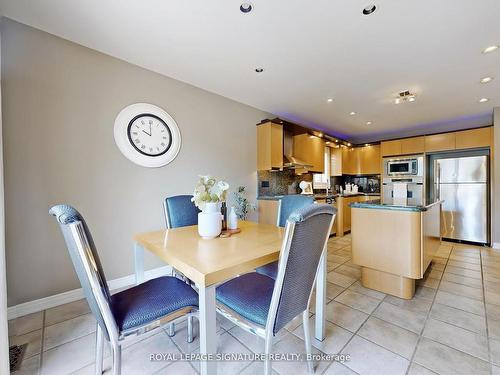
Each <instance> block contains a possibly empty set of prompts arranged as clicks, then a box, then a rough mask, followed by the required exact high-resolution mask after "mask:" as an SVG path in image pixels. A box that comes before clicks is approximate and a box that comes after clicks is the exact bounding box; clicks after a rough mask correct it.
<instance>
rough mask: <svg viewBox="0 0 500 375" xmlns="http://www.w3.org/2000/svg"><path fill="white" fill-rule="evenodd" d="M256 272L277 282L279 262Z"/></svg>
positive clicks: (269, 264) (260, 268)
mask: <svg viewBox="0 0 500 375" xmlns="http://www.w3.org/2000/svg"><path fill="white" fill-rule="evenodd" d="M256 271H257V272H258V273H260V274H261V275H266V276H268V277H270V278H271V279H273V280H276V276H278V261H276V262H272V263H268V264H266V265H264V266H262V267H259V268H257V269H256Z"/></svg>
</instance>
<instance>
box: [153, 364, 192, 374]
mask: <svg viewBox="0 0 500 375" xmlns="http://www.w3.org/2000/svg"><path fill="white" fill-rule="evenodd" d="M160 374H161V375H165V374H168V375H170V374H172V375H196V374H198V372H197V371H196V370H195V369H194V367H193V366H191V365H190V364H189V363H188V362H174V363H172V364H169V365H167V367H164V368H162V369H161V370H159V371H158V372H155V373H154V375H160Z"/></svg>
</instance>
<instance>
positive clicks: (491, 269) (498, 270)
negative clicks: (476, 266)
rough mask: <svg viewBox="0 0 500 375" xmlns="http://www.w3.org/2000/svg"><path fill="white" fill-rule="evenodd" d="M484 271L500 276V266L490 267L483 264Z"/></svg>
mask: <svg viewBox="0 0 500 375" xmlns="http://www.w3.org/2000/svg"><path fill="white" fill-rule="evenodd" d="M483 273H484V274H485V275H490V276H494V277H496V278H499V277H500V268H499V267H496V266H495V267H488V266H483Z"/></svg>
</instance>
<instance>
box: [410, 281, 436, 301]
mask: <svg viewBox="0 0 500 375" xmlns="http://www.w3.org/2000/svg"><path fill="white" fill-rule="evenodd" d="M436 292H437V290H436V289H432V288H427V287H425V286H422V285H416V287H415V296H414V298H418V299H421V300H422V299H426V300H429V301H433V300H434V297H435V296H436Z"/></svg>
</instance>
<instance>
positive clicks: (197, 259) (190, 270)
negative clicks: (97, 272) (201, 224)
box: [134, 221, 285, 287]
mask: <svg viewBox="0 0 500 375" xmlns="http://www.w3.org/2000/svg"><path fill="white" fill-rule="evenodd" d="M239 227H240V228H241V232H240V233H237V234H234V235H232V236H231V237H228V238H215V239H212V240H205V239H202V238H201V237H200V236H199V235H198V227H197V226H196V225H194V226H189V227H180V228H174V229H165V230H160V231H155V232H149V233H141V234H137V235H136V236H135V237H134V240H135V241H136V242H137V243H138V244H140V245H141V246H142V247H144V248H146V249H148V251H149V252H151V253H152V254H154V255H156V256H157V257H159V258H160V259H162V260H163V261H164V262H166V263H168V264H169V265H171V266H172V267H174V268H175V269H177V270H178V271H180V272H182V273H183V274H184V275H185V276H187V277H188V278H189V279H190V280H192V281H194V282H195V283H196V284H197V285H200V286H204V287H206V286H210V285H213V284H216V283H219V282H222V281H225V280H228V279H230V278H232V277H234V276H235V275H238V274H242V273H246V272H250V271H252V270H254V269H255V268H257V267H260V266H263V265H264V264H267V263H270V262H273V261H275V260H277V259H278V257H279V252H280V249H281V244H282V241H283V237H284V233H285V230H284V228H280V227H276V226H275V225H267V224H258V223H254V222H250V221H240V222H239Z"/></svg>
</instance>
